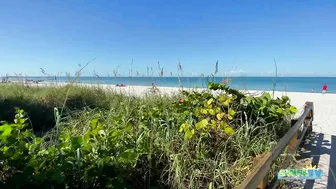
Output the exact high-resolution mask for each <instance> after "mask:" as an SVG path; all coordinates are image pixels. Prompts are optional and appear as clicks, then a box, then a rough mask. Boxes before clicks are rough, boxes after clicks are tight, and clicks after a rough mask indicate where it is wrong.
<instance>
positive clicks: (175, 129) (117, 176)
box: [0, 85, 290, 189]
mask: <svg viewBox="0 0 336 189" xmlns="http://www.w3.org/2000/svg"><path fill="white" fill-rule="evenodd" d="M221 94H223V96H224V97H230V96H232V95H233V96H234V95H235V93H231V94H230V92H228V91H223V92H222V93H221ZM192 95H194V96H192ZM197 95H199V96H197ZM206 95H209V94H208V93H207V92H201V93H196V92H195V94H194V93H187V94H177V95H170V96H166V95H164V94H161V95H145V96H141V97H135V96H131V95H125V94H119V93H116V92H112V91H108V90H103V89H101V88H97V87H84V86H75V85H68V86H64V87H29V88H27V87H25V86H22V85H0V109H1V110H3V111H2V112H1V113H0V120H5V121H8V122H11V120H13V118H14V117H15V114H17V115H18V114H19V115H20V113H18V112H17V111H16V112H15V107H18V108H20V109H22V110H24V111H25V113H24V114H22V116H24V117H26V118H27V119H26V120H25V123H26V127H24V130H25V131H26V129H29V128H32V132H34V133H35V135H37V136H35V135H29V136H28V135H27V136H28V137H27V138H29V140H27V141H25V145H23V146H22V148H20V150H22V151H23V152H25V153H26V152H27V153H26V156H27V157H26V158H23V157H20V158H19V157H18V158H17V159H13V158H12V159H11V161H9V160H8V159H5V158H6V157H9V155H13V154H8V153H9V152H8V149H11V148H13V149H14V147H15V149H17V148H19V147H18V146H20V145H21V143H20V144H19V143H17V142H18V141H16V142H13V143H10V142H8V141H10V140H9V139H7V138H6V139H7V140H3V141H2V142H1V141H0V149H2V150H0V157H1V158H4V159H3V160H1V159H0V168H2V171H0V183H2V186H1V185H0V186H1V187H2V188H6V187H7V188H13V187H18V188H25V187H28V186H29V187H34V186H35V187H39V188H65V187H69V188H135V189H140V188H181V189H184V188H195V189H198V188H234V187H235V186H237V185H238V184H239V183H241V182H242V181H243V180H244V178H245V177H246V175H247V174H248V173H249V171H251V169H252V168H253V167H252V164H253V158H254V157H255V156H256V155H259V154H263V153H265V152H268V151H270V150H271V148H272V147H273V146H274V145H276V143H277V141H278V140H279V139H280V138H281V137H282V135H283V134H284V132H286V131H287V129H288V128H289V127H290V114H286V113H284V112H283V113H280V114H274V115H273V114H272V111H277V110H278V109H275V110H271V109H269V107H268V106H266V105H270V106H271V105H272V106H273V105H274V104H276V103H278V101H279V102H280V101H281V100H283V99H278V101H276V102H275V101H272V100H270V99H268V97H267V96H266V97H265V98H263V99H264V100H265V99H266V103H268V104H264V105H263V104H262V103H261V104H259V105H258V103H259V101H260V99H259V100H258V99H255V102H258V103H256V104H257V105H256V106H263V109H262V110H261V111H260V110H259V109H260V107H254V106H255V105H253V106H252V103H251V100H252V101H253V98H249V97H245V96H244V97H242V99H247V100H246V101H249V100H250V102H249V103H248V104H247V105H243V104H241V102H242V101H241V100H242V99H241V100H240V101H238V100H236V101H235V100H233V101H232V102H231V103H230V105H228V106H229V109H230V108H231V109H234V111H235V112H236V113H235V114H234V115H233V118H232V119H229V118H225V119H227V122H225V123H224V124H227V125H228V126H225V127H224V128H219V127H218V128H217V127H212V126H210V124H209V125H208V124H206V125H203V126H202V125H200V124H199V123H201V122H202V121H203V120H204V119H203V118H206V119H208V120H209V122H210V120H212V119H213V117H216V115H215V114H214V116H212V114H211V113H208V114H207V115H203V117H199V115H198V113H197V111H196V110H198V109H199V108H203V104H204V103H203V101H204V100H205V101H204V102H209V99H208V97H203V96H206ZM209 98H211V99H214V101H215V102H213V104H209V103H208V104H207V105H208V106H209V107H210V105H211V107H210V108H209V107H207V108H208V112H211V108H212V106H214V107H213V109H215V107H216V108H217V107H218V109H221V111H223V113H220V112H219V113H217V116H218V114H220V115H225V116H224V117H226V116H230V114H229V113H228V109H227V108H226V106H224V105H218V103H219V102H221V100H220V99H219V98H216V97H213V96H210V97H209ZM261 101H263V100H262V99H261ZM211 103H212V102H211ZM281 103H282V104H284V105H286V103H287V102H286V101H285V100H283V102H282V101H281ZM281 103H280V105H281V106H280V105H279V106H278V105H277V106H276V107H278V108H280V109H284V110H283V111H286V110H288V108H289V107H290V106H287V105H286V106H283V107H282V104H281ZM274 106H275V105H274ZM257 109H258V111H257ZM201 111H203V110H202V109H201ZM216 111H217V109H216ZM278 111H279V110H278ZM256 112H262V114H261V113H256ZM270 112H271V114H269V113H270ZM224 113H225V114H224ZM210 114H211V115H210ZM252 114H253V115H252ZM263 114H264V115H263ZM195 115H197V116H195ZM272 116H273V117H272ZM274 118H275V119H274ZM202 119H203V120H202ZM222 119H223V120H224V118H221V119H219V118H218V120H217V122H218V124H219V123H220V124H222V123H223V122H222V121H221V120H222ZM200 120H202V121H200ZM186 121H189V122H188V123H190V125H189V127H190V128H189V129H190V130H186V128H185V127H184V128H182V126H181V124H182V125H183V124H185V123H186ZM202 123H203V122H202ZM23 125H24V124H23ZM198 126H202V128H201V129H200V128H197V127H198ZM203 127H204V128H203ZM228 127H230V128H232V129H233V130H234V134H233V133H231V132H229V131H227V130H226V129H227V128H228ZM191 128H193V129H192V130H191ZM12 132H13V133H14V128H13V131H12ZM20 133H21V130H18V135H17V136H21V135H20ZM191 133H193V134H192V135H189V134H191ZM15 136H16V135H15ZM38 136H41V138H40V137H38ZM13 137H14V134H13ZM15 139H16V138H15ZM20 140H23V139H22V138H20ZM34 141H35V142H34ZM36 141H39V142H36ZM26 146H30V148H28V147H26ZM5 147H6V151H4V148H5ZM20 150H17V151H18V152H19V151H20ZM6 153H7V154H6ZM13 153H14V152H13ZM14 156H15V153H14ZM14 156H12V157H14ZM15 157H16V156H15ZM1 161H2V162H1ZM18 161H20V164H19V163H18ZM22 162H24V163H25V164H22ZM32 162H34V163H32ZM27 167H30V168H31V170H30V169H29V170H30V171H31V172H32V174H31V175H29V176H27V175H23V174H20V175H19V176H17V175H18V173H22V172H24V170H27ZM272 171H273V173H275V171H276V166H274V167H273V170H272ZM18 178H19V179H20V181H19V182H18V180H17V179H18Z"/></svg>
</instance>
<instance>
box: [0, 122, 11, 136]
mask: <svg viewBox="0 0 336 189" xmlns="http://www.w3.org/2000/svg"><path fill="white" fill-rule="evenodd" d="M0 131H2V134H1V135H0V136H2V137H7V136H9V135H10V134H11V132H12V127H11V126H10V125H7V124H6V125H3V126H0Z"/></svg>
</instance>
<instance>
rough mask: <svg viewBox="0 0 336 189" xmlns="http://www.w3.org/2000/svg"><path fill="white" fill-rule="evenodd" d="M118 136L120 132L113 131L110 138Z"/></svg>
mask: <svg viewBox="0 0 336 189" xmlns="http://www.w3.org/2000/svg"><path fill="white" fill-rule="evenodd" d="M120 135H121V132H120V131H119V130H115V131H113V132H112V135H111V137H118V136H120Z"/></svg>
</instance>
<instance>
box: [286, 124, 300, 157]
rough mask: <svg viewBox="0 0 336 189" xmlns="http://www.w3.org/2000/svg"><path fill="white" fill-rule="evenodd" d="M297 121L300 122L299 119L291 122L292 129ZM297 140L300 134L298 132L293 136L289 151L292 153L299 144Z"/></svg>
mask: <svg viewBox="0 0 336 189" xmlns="http://www.w3.org/2000/svg"><path fill="white" fill-rule="evenodd" d="M297 121H298V120H297V119H294V120H292V121H291V127H293V126H294V125H295V123H296V122H297ZM297 138H298V132H296V133H295V135H294V136H293V138H292V139H291V140H290V141H289V144H288V150H289V151H290V152H292V151H293V150H294V148H295V145H296V142H297Z"/></svg>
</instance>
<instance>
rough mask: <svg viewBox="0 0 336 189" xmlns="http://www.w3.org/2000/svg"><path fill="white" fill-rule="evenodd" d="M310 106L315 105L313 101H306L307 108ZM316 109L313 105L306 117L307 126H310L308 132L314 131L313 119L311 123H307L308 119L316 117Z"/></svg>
mask: <svg viewBox="0 0 336 189" xmlns="http://www.w3.org/2000/svg"><path fill="white" fill-rule="evenodd" d="M309 106H313V103H311V102H306V105H305V109H307V108H308V107H309ZM313 112H314V110H313V107H312V109H311V110H310V112H309V114H308V116H307V117H306V119H305V126H307V127H308V128H307V129H308V130H307V131H308V133H311V132H312V131H313V121H311V122H310V123H309V125H306V122H308V121H310V119H312V120H313V119H314V113H313Z"/></svg>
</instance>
